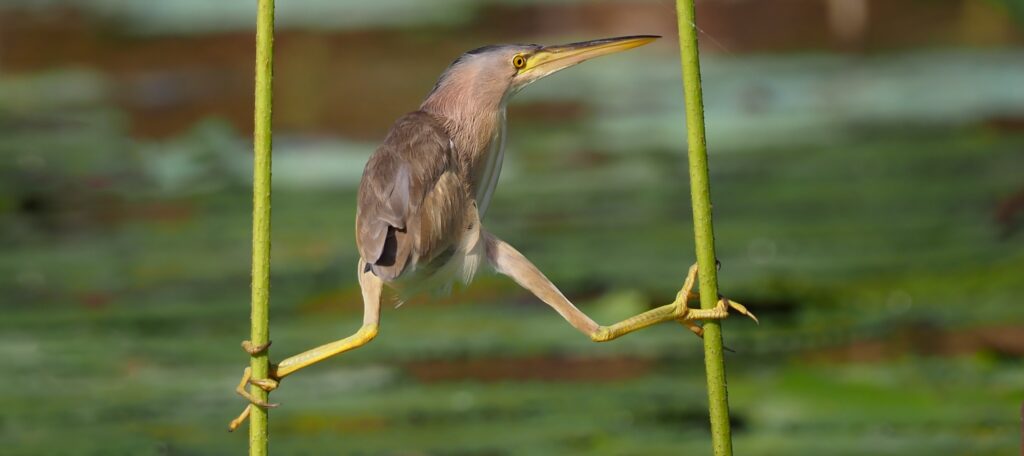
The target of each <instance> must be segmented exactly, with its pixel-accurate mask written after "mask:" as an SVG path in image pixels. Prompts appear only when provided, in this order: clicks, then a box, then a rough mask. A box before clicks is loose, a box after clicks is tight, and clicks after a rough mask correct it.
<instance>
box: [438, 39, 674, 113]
mask: <svg viewBox="0 0 1024 456" xmlns="http://www.w3.org/2000/svg"><path fill="white" fill-rule="evenodd" d="M658 38H660V37H659V36H654V35H637V36H623V37H618V38H605V39H600V40H592V41H583V42H580V43H570V44H562V45H557V46H540V45H536V44H502V45H492V46H485V47H482V48H479V49H474V50H472V51H469V52H467V53H465V54H463V55H462V56H461V57H459V58H458V59H456V60H455V62H453V63H452V64H451V66H449V67H448V69H447V70H445V72H444V74H443V75H441V78H440V80H438V82H437V85H436V86H435V87H434V90H433V91H432V92H431V97H428V102H429V100H430V98H432V97H434V96H435V95H436V96H438V97H441V98H445V99H447V100H449V101H452V100H460V101H465V98H464V97H474V98H484V99H486V100H497V101H501V100H504V99H506V98H507V97H509V96H511V95H513V94H515V93H516V92H518V91H519V90H520V89H522V88H523V87H526V86H527V85H529V84H530V83H532V82H534V81H537V80H539V79H541V78H544V77H545V76H550V75H552V74H554V73H556V72H558V71H561V70H563V69H566V68H569V67H571V66H573V65H576V64H579V63H581V62H584V61H586V60H590V59H592V58H594V57H600V56H602V55H608V54H613V53H616V52H621V51H625V50H627V49H632V48H635V47H638V46H643V45H645V44H647V43H650V42H652V41H654V40H656V39H658ZM481 101H483V100H481Z"/></svg>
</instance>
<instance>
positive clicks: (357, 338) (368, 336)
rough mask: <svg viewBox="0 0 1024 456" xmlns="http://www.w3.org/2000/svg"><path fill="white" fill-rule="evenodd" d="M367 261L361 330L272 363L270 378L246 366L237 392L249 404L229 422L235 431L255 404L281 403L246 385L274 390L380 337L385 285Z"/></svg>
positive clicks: (361, 283) (248, 347)
mask: <svg viewBox="0 0 1024 456" xmlns="http://www.w3.org/2000/svg"><path fill="white" fill-rule="evenodd" d="M363 264H364V263H363V262H362V261H360V263H359V265H360V268H359V270H358V274H359V286H360V288H361V289H362V292H363V325H362V326H361V327H360V328H359V330H358V331H356V333H355V334H353V335H351V336H348V337H346V338H344V339H341V340H338V341H335V342H331V343H328V344H324V345H321V346H319V347H316V348H313V349H310V350H307V351H305V352H302V353H299V354H298V355H295V356H292V357H289V358H286V359H284V360H283V361H281V362H280V363H277V364H272V365H271V366H270V378H266V379H254V378H252V371H251V370H250V369H249V368H246V369H245V371H244V372H243V373H242V380H241V382H239V384H238V387H237V388H235V392H237V393H238V394H239V395H240V396H242V397H244V398H246V399H247V400H249V405H247V406H246V407H245V409H244V410H242V413H241V414H239V415H238V417H237V418H235V419H234V420H231V423H230V424H229V425H228V429H229V430H232V431H233V430H235V429H237V428H238V426H241V425H242V423H243V422H245V420H246V418H248V417H249V413H250V412H251V410H250V408H251V407H252V406H254V405H255V406H258V407H277V405H278V404H271V403H268V402H263V401H260V400H257V399H256V398H254V397H252V395H250V394H249V393H248V392H247V391H245V387H246V385H250V384H251V385H256V386H258V387H259V388H261V389H263V390H264V391H267V392H270V391H273V390H275V389H277V387H278V385H279V381H280V380H281V379H283V378H285V377H287V376H289V375H291V374H294V373H295V372H298V371H299V370H301V369H303V368H306V367H309V366H312V365H314V364H316V363H319V362H321V361H323V360H325V359H327V358H330V357H332V356H336V355H340V354H342V353H345V352H347V351H349V350H353V349H356V348H359V347H362V346H363V345H366V344H367V343H369V342H370V341H371V340H373V338H374V337H376V336H377V330H378V323H379V320H380V293H381V289H382V288H383V282H382V281H381V280H380V278H378V277H377V276H375V275H373V273H371V272H368V271H364V270H363V268H362V265H363ZM269 345H270V344H269V343H267V344H266V345H264V346H253V345H252V343H251V342H249V341H245V342H242V348H243V349H244V350H245V351H246V352H247V353H249V354H255V353H260V352H262V351H264V350H266V349H267V347H268V346H269Z"/></svg>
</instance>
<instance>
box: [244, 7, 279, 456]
mask: <svg viewBox="0 0 1024 456" xmlns="http://www.w3.org/2000/svg"><path fill="white" fill-rule="evenodd" d="M273 63H274V0H259V6H258V10H257V16H256V106H255V114H254V120H255V123H254V130H253V183H252V317H251V318H252V335H251V336H250V340H251V341H252V343H253V344H254V345H257V346H258V345H262V344H265V343H267V341H268V340H269V339H270V329H269V327H268V326H269V309H268V304H269V302H268V301H269V292H270V150H271V131H270V119H271V106H272V91H271V80H272V78H273ZM269 364H270V361H269V355H268V354H267V351H266V350H264V351H263V352H262V353H259V354H256V355H253V356H252V358H251V359H250V363H249V365H250V367H251V368H252V378H254V379H262V378H267V374H268V371H269V369H270V365H269ZM249 391H250V393H251V394H252V395H253V396H254V397H257V398H259V399H261V400H263V401H266V400H267V392H266V391H263V390H262V389H260V388H257V387H256V386H251V387H250V388H249ZM267 418H268V417H267V409H265V408H263V407H256V406H252V413H251V415H250V416H249V455H250V456H266V454H267Z"/></svg>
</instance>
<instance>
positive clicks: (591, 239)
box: [0, 0, 1024, 455]
mask: <svg viewBox="0 0 1024 456" xmlns="http://www.w3.org/2000/svg"><path fill="white" fill-rule="evenodd" d="M697 7H698V8H697V9H698V18H699V21H698V25H699V27H700V29H701V33H700V40H701V43H702V52H703V71H704V79H705V102H706V104H707V122H708V134H709V138H708V142H709V145H710V153H711V157H710V164H711V172H712V194H713V199H714V203H715V223H716V225H715V227H716V234H717V245H718V249H719V259H720V260H721V262H722V264H723V267H722V271H721V273H720V278H721V282H722V283H721V285H722V290H723V292H724V293H725V294H727V295H728V296H730V297H731V298H733V299H735V300H737V301H739V302H742V303H745V304H746V305H747V306H748V307H749V308H750V309H751V310H752V311H754V312H755V313H757V314H758V315H759V316H760V318H761V322H762V324H761V325H760V326H759V327H758V326H755V325H753V324H752V323H751V322H749V321H747V320H745V319H733V320H730V321H728V322H726V323H725V337H726V344H727V345H729V346H730V347H732V348H733V349H735V350H736V353H729V354H728V356H727V359H726V364H727V367H728V376H729V387H730V388H729V392H730V393H731V394H730V403H731V406H732V416H733V420H734V427H733V429H734V441H735V447H736V451H737V454H744V455H777V454H833V455H835V454H849V455H862V454H885V455H931V454H972V455H980V454H1014V453H1016V452H1017V451H1018V446H1019V444H1020V421H1019V418H1020V417H1019V415H1020V408H1021V401H1022V399H1024V387H1022V385H1024V362H1022V355H1024V307H1022V306H1021V299H1020V294H1021V293H1022V292H1024V232H1022V231H1024V85H1022V83H1024V31H1022V30H1024V28H1022V27H1024V26H1022V24H1024V22H1022V20H1024V3H1022V2H1020V1H1018V0H1013V1H1009V0H1007V1H995V0H993V1H985V0H932V1H920V0H790V1H781V0H776V1H767V0H762V1H754V0H746V1H744V0H730V1H725V0H703V1H698V5H697ZM254 21H255V4H254V3H253V2H251V1H249V2H239V1H230V2H211V1H205V0H188V1H181V0H176V1H173V2H170V1H167V2H124V1H117V0H89V1H83V0H45V1H39V0H19V1H12V0H6V1H3V2H0V154H2V155H0V156H2V157H3V159H2V160H0V296H2V298H0V299H2V300H0V315H2V316H0V359H2V360H3V363H4V366H5V369H4V371H5V375H4V380H3V388H0V410H2V412H0V442H2V447H0V453H2V454H5V455H6V454H10V455H35V454H39V455H42V454H45V455H63V454H76V455H120V454H131V455H222V454H242V453H244V451H245V447H246V444H247V442H246V437H245V435H244V432H243V433H236V434H228V433H227V432H226V424H227V422H228V420H230V419H231V418H233V417H234V415H235V414H237V413H238V412H239V411H240V410H241V409H242V407H243V405H244V402H243V400H242V399H240V398H238V397H237V396H235V395H234V393H233V392H232V388H233V387H234V385H235V383H236V382H237V380H238V378H239V375H240V374H241V371H242V368H243V366H244V365H246V363H247V357H246V356H245V355H244V353H243V352H242V351H241V350H240V349H239V347H238V343H239V341H240V340H242V339H244V338H246V337H247V336H248V314H249V307H248V305H249V304H248V299H249V290H248V282H249V254H250V240H249V235H250V233H249V230H250V211H251V193H250V184H251V177H250V176H251V145H250V144H251V143H250V138H251V124H252V120H251V119H252V114H251V112H252V111H251V110H252V92H253V90H252V67H253V49H254V40H253V32H252V30H253V26H252V24H254ZM675 29H676V24H675V15H674V10H673V2H671V1H668V0H653V1H625V0H611V1H600V2H589V1H582V0H551V1H539V0H490V1H470V0H445V1H431V2H421V1H415V0H377V1H374V2H358V1H354V0H333V1H326V0H279V1H278V31H277V42H276V44H277V47H276V53H277V57H276V80H275V97H276V98H275V112H274V114H275V116H274V122H275V141H274V146H275V149H274V153H275V156H274V170H273V172H274V196H273V254H272V255H273V265H272V278H273V279H272V283H273V288H272V298H271V316H272V317H271V338H272V339H273V340H274V342H275V343H274V346H273V349H272V350H271V356H272V357H273V358H274V359H280V358H282V357H283V356H286V355H290V354H293V353H296V352H298V351H300V350H304V349H306V348H309V347H311V346H313V345H316V344H320V343H323V342H326V341H329V340H333V339H336V338H339V337H342V336H345V335H348V334H349V333H351V332H352V331H354V330H355V329H356V328H357V327H358V324H359V323H358V322H359V320H360V317H361V316H360V311H361V305H360V300H359V291H358V286H357V284H356V281H355V275H354V273H353V272H354V271H353V269H354V267H353V265H354V263H355V262H356V250H355V246H354V241H353V233H352V231H353V219H354V207H355V189H356V185H357V184H358V179H359V176H360V174H361V172H362V167H363V164H364V163H365V160H366V158H367V157H368V155H369V154H370V153H371V152H372V151H373V149H374V148H375V147H376V145H377V144H378V142H379V141H380V140H381V138H383V135H384V134H385V132H386V131H387V129H388V128H389V126H390V124H391V122H392V121H393V120H394V119H395V118H396V117H398V116H399V115H401V114H402V113H404V112H407V111H410V110H413V109H415V108H416V106H418V104H419V102H420V101H421V100H422V98H423V97H424V96H425V95H426V93H427V92H428V91H429V90H430V88H431V87H432V85H433V84H434V82H435V80H436V78H437V76H438V75H439V74H440V72H441V71H442V70H443V69H444V68H445V67H446V66H447V64H448V63H449V62H451V61H452V60H453V59H454V58H455V57H457V56H458V55H459V54H460V53H461V52H463V51H465V50H467V49H471V48H475V47H478V46H481V45H484V44H488V43H501V42H538V43H545V44H554V43H560V42H568V41H576V40H582V39H592V38H598V37H607V36H616V35H627V34H649V33H653V34H662V35H665V36H666V39H663V40H661V41H660V42H658V43H656V44H654V45H651V46H647V47H644V48H642V49H638V50H636V51H631V52H629V53H626V54H622V55H616V56H614V57H608V58H604V59H600V60H596V61H593V62H589V63H587V64H585V65H582V66H580V67H577V68H573V69H572V70H569V71H566V72H564V73H562V74H559V75H558V76H556V77H552V78H550V79H547V80H545V81H543V82H541V83H538V84H535V85H533V86H531V87H530V88H529V89H527V90H525V91H524V92H523V93H522V94H520V95H519V96H517V98H516V99H515V100H514V101H513V102H512V104H511V107H510V113H509V118H510V125H509V126H510V134H511V139H510V141H509V145H508V154H507V156H506V162H505V171H504V175H503V176H502V181H501V184H500V186H499V191H498V192H497V196H496V197H495V200H494V204H493V205H492V208H491V210H490V212H489V213H488V218H487V220H485V223H486V224H487V226H488V227H489V229H490V230H491V231H493V232H495V233H496V234H498V235H499V236H501V237H503V238H505V239H507V240H509V241H510V242H511V243H512V244H513V245H516V246H518V247H519V248H520V250H522V251H523V252H524V253H525V254H526V255H527V256H528V257H530V258H531V259H533V260H534V262H536V263H537V265H538V266H539V267H540V268H541V269H542V270H544V271H545V272H546V273H547V274H548V275H549V276H550V277H551V278H552V279H553V281H554V282H555V283H556V284H558V285H559V286H560V287H561V288H562V290H563V291H564V292H565V293H566V295H567V296H569V297H570V299H572V300H573V301H574V302H576V303H578V304H579V306H580V307H581V308H583V309H584V311H586V312H588V313H589V314H591V315H592V316H594V317H595V319H597V320H598V321H600V322H602V323H611V322H613V321H617V320H619V319H622V318H624V317H627V316H630V315H632V314H634V313H636V312H638V311H641V310H644V309H647V308H650V307H653V306H655V305H659V304H663V303H666V302H669V301H670V300H671V299H672V297H673V296H674V293H675V291H676V290H677V289H678V287H679V285H680V284H681V281H682V278H683V275H684V274H685V271H686V268H687V266H688V265H689V264H690V263H692V262H693V259H694V254H693V247H692V242H693V240H692V227H691V219H690V206H689V196H688V181H687V174H686V160H685V155H684V152H685V151H684V143H685V131H684V129H683V125H684V119H683V117H682V105H683V101H682V90H681V83H680V81H679V73H680V72H679V65H678V54H677V48H676V41H675ZM274 400H275V401H279V402H281V403H282V404H283V405H282V407H280V408H278V409H275V410H274V411H273V413H272V416H271V449H272V451H274V452H275V453H277V454H291V455H299V454H306V455H320V454H359V455H548V454H551V455H567V454H594V455H661V454H707V453H709V452H710V443H709V435H708V424H707V409H706V395H705V386H704V377H703V359H702V352H701V346H700V343H699V341H698V340H697V339H696V338H695V337H693V336H692V335H691V334H690V333H689V332H688V331H686V330H685V329H683V328H681V327H679V326H678V325H663V326H659V327H655V328H651V329H650V330H647V331H644V332H641V333H637V334H633V335H630V336H628V337H626V338H624V339H621V340H619V341H615V342H613V343H610V344H603V345H595V344H593V343H591V342H589V340H587V339H586V338H584V337H582V336H581V335H580V334H578V333H577V332H576V331H575V330H573V329H572V328H571V327H570V326H569V325H568V324H566V323H565V322H564V321H563V320H562V319H561V318H559V317H558V315H557V314H555V313H554V312H553V311H551V310H550V309H548V308H547V307H546V306H544V305H543V304H542V303H541V302H539V301H538V300H537V299H535V298H533V297H532V296H530V295H529V294H528V293H526V292H524V291H522V290H520V289H519V288H517V287H516V286H515V285H514V284H513V283H512V282H511V281H510V280H508V279H505V278H503V277H499V276H495V275H493V274H483V275H482V276H481V277H480V278H479V279H478V280H477V281H476V282H475V283H474V284H473V285H472V286H470V287H468V288H467V289H463V290H457V291H456V292H455V293H454V294H453V295H452V296H450V297H444V298H440V299H431V298H424V299H421V300H414V301H413V302H410V303H408V304H406V305H405V306H403V307H401V308H399V309H394V308H393V306H391V305H386V306H385V310H384V312H383V315H382V329H381V335H380V336H379V337H378V339H377V340H376V341H374V342H373V343H372V344H371V345H369V346H368V347H366V348H365V349H362V350H358V351H356V352H353V353H351V354H347V355H344V356H341V357H339V358H337V359H333V360H331V361H329V362H326V363H324V364H323V365H319V366H317V367H314V368H311V369H309V370H307V371H304V372H302V374H301V375H297V376H295V377H294V378H291V377H290V378H288V379H287V381H285V382H284V383H283V386H282V387H281V389H279V390H278V391H276V392H275V393H274Z"/></svg>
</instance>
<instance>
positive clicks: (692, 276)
mask: <svg viewBox="0 0 1024 456" xmlns="http://www.w3.org/2000/svg"><path fill="white" fill-rule="evenodd" d="M696 283H697V265H696V264H694V265H693V266H690V270H689V272H687V274H686V280H685V281H684V282H683V287H682V288H681V289H680V290H679V293H678V294H676V300H675V301H674V302H673V304H675V306H676V311H675V314H676V321H678V322H680V323H682V324H683V325H684V326H686V327H687V328H688V329H689V330H690V331H693V333H694V334H696V335H697V337H704V329H703V328H701V327H700V326H698V325H697V324H696V323H693V321H694V320H722V319H724V318H726V317H728V316H729V309H733V310H735V311H736V312H738V313H740V314H742V315H746V316H748V317H750V318H751V319H752V320H754V323H758V324H760V322H759V321H758V320H757V317H756V316H755V315H754V314H753V312H751V311H749V310H747V308H746V307H745V306H744V305H743V304H740V303H738V302H735V301H732V300H730V299H728V298H725V297H722V296H721V295H719V297H718V304H717V305H716V306H715V307H714V308H711V309H692V308H690V307H689V306H687V302H689V301H690V300H700V294H699V293H695V292H694V291H693V288H694V286H696Z"/></svg>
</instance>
